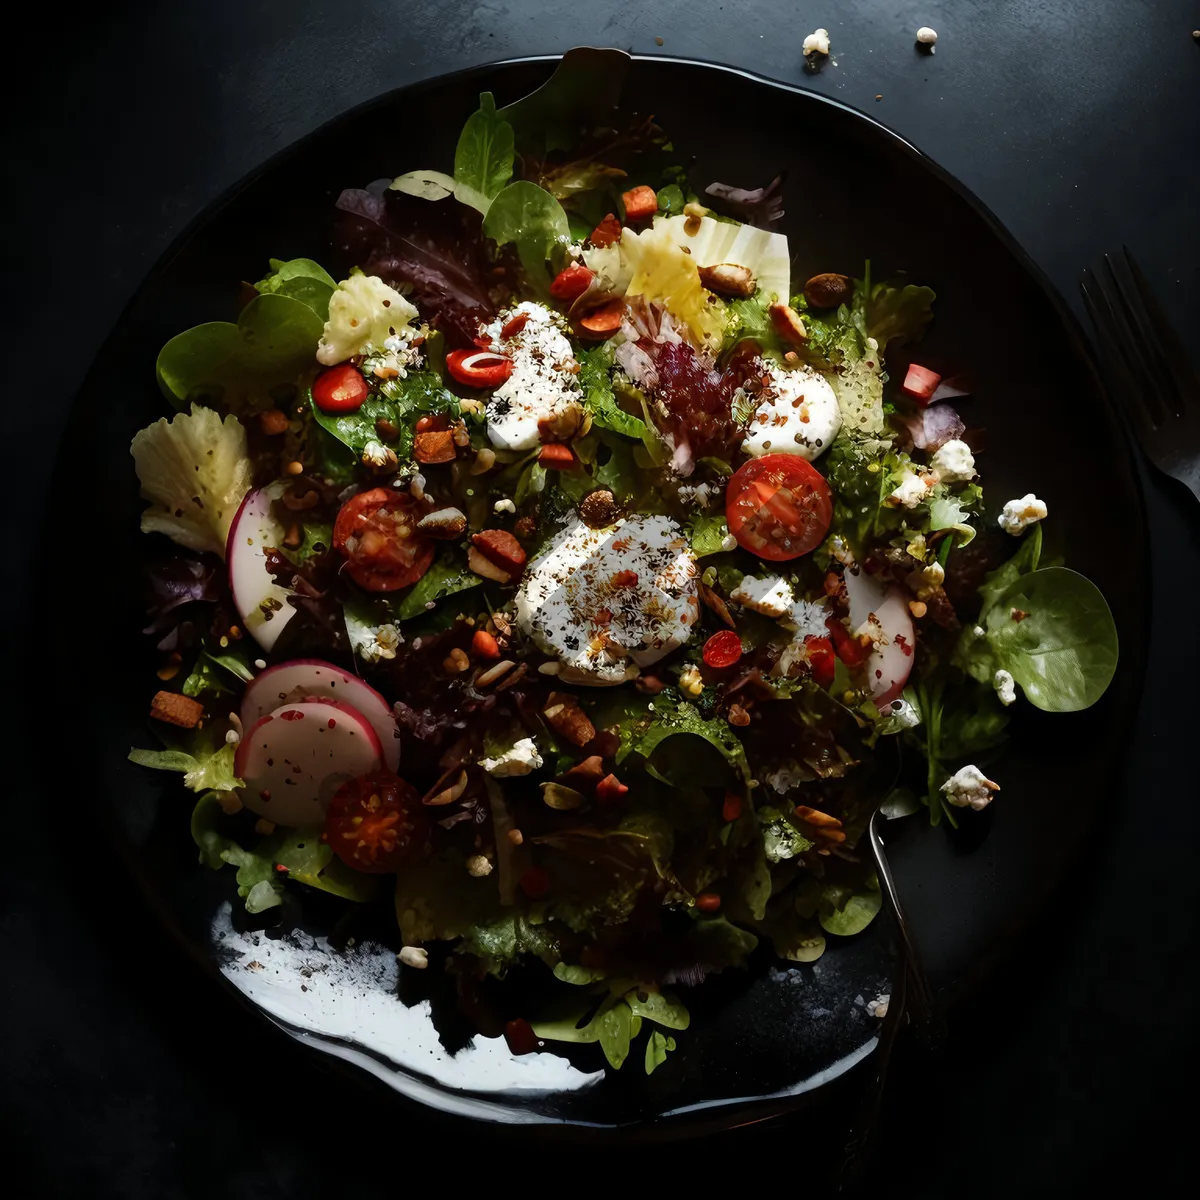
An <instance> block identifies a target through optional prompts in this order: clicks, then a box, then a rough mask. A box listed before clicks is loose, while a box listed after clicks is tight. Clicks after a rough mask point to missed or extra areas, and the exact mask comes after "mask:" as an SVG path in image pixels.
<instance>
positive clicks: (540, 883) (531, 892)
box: [517, 867, 550, 900]
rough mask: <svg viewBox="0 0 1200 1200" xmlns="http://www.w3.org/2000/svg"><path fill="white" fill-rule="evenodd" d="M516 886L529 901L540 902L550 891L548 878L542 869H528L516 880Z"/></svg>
mask: <svg viewBox="0 0 1200 1200" xmlns="http://www.w3.org/2000/svg"><path fill="white" fill-rule="evenodd" d="M517 886H518V887H519V888H520V889H521V891H523V892H524V893H525V895H527V896H528V897H529V898H530V900H540V899H541V898H542V897H543V896H544V895H545V894H546V893H547V892H548V891H549V890H550V876H549V875H548V874H547V873H546V871H545V870H544V869H543V868H542V867H530V868H529V869H528V870H527V871H525V873H524V874H523V875H522V876H521V878H520V879H518V880H517Z"/></svg>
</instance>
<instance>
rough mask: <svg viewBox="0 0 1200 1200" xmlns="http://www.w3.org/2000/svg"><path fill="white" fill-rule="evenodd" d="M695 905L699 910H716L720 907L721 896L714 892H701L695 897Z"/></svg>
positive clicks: (709, 911)
mask: <svg viewBox="0 0 1200 1200" xmlns="http://www.w3.org/2000/svg"><path fill="white" fill-rule="evenodd" d="M696 907H697V908H698V909H699V910H700V911H701V912H707V913H711V912H716V911H717V910H718V909H719V908H720V907H721V897H720V896H718V895H717V893H716V892H701V893H700V895H698V896H697V897H696Z"/></svg>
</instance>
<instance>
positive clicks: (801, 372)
mask: <svg viewBox="0 0 1200 1200" xmlns="http://www.w3.org/2000/svg"><path fill="white" fill-rule="evenodd" d="M762 367H763V377H764V378H765V379H767V380H769V383H768V385H767V386H766V387H764V388H763V391H762V395H761V397H760V399H759V402H758V407H757V408H756V409H755V410H754V415H753V416H752V417H751V418H750V424H749V425H748V426H747V428H746V436H745V438H744V439H743V441H742V449H743V450H744V451H745V452H746V453H747V454H749V455H751V456H752V457H753V458H758V457H759V456H760V455H763V454H798V455H799V456H800V457H801V458H803V459H807V460H808V461H809V462H812V461H813V459H814V458H817V457H818V456H819V455H821V454H824V453H825V451H826V450H828V449H829V447H830V445H831V444H832V443H833V439H834V438H835V437H837V433H838V430H839V429H841V427H842V413H841V409H840V408H839V407H838V401H837V395H836V394H835V392H834V390H833V388H832V387H831V386H830V385H829V381H828V380H827V379H826V378H825V376H824V375H821V374H820V373H819V372H817V371H814V370H812V369H811V368H810V367H801V368H798V369H796V370H794V371H788V370H785V369H784V368H783V367H780V366H776V365H775V364H774V363H767V362H763V364H762Z"/></svg>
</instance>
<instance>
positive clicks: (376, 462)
mask: <svg viewBox="0 0 1200 1200" xmlns="http://www.w3.org/2000/svg"><path fill="white" fill-rule="evenodd" d="M395 458H396V455H395V453H394V452H393V451H391V450H389V449H388V448H387V447H386V446H385V445H384V444H383V443H382V442H376V441H370V442H368V443H367V444H366V445H365V446H364V447H363V452H362V460H363V463H364V464H365V465H366V466H368V467H386V466H388V465H390V464H391V463H393V462H394V461H395Z"/></svg>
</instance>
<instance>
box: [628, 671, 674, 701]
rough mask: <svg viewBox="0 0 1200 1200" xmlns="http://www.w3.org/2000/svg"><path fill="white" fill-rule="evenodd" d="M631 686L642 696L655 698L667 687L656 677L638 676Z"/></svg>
mask: <svg viewBox="0 0 1200 1200" xmlns="http://www.w3.org/2000/svg"><path fill="white" fill-rule="evenodd" d="M633 686H634V687H635V688H637V690H638V691H639V692H641V693H642V694H643V695H644V696H657V695H658V693H659V692H661V691H662V690H663V688H664V687H666V686H667V685H666V684H665V683H663V681H662V680H661V679H659V677H658V676H657V675H639V676H638V677H637V678H636V679H635V680H634V681H633Z"/></svg>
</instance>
